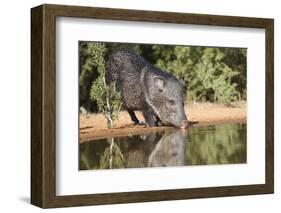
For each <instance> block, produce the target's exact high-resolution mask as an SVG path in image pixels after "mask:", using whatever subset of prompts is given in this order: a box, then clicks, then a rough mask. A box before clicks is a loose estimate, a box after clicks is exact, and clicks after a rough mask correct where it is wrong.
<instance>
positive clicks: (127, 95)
mask: <svg viewBox="0 0 281 213" xmlns="http://www.w3.org/2000/svg"><path fill="white" fill-rule="evenodd" d="M105 79H106V83H107V84H109V83H112V82H115V85H116V89H117V90H119V91H120V92H121V101H122V107H123V108H124V109H126V110H127V111H128V113H129V114H130V117H131V119H132V121H133V122H134V123H139V120H138V118H137V117H136V115H135V113H134V110H140V111H142V113H143V116H144V119H145V122H146V124H147V125H148V126H150V127H152V126H157V125H159V124H160V123H161V124H164V125H172V126H175V127H179V128H184V127H186V126H187V118H186V115H185V112H184V100H183V85H182V83H181V82H180V81H179V80H177V79H176V78H175V77H174V76H173V75H172V74H170V73H167V72H163V71H161V70H160V69H158V68H156V67H154V66H153V65H152V64H150V63H149V62H147V61H146V60H145V59H144V58H142V57H141V56H139V55H137V54H136V53H134V52H133V51H132V50H129V49H122V50H118V51H115V52H113V53H112V54H111V55H110V56H109V58H108V61H107V63H106V75H105Z"/></svg>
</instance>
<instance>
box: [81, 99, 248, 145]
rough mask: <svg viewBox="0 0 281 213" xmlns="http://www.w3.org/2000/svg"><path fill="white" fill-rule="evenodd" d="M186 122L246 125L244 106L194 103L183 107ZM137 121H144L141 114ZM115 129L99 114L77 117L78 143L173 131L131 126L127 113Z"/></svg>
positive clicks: (239, 103)
mask: <svg viewBox="0 0 281 213" xmlns="http://www.w3.org/2000/svg"><path fill="white" fill-rule="evenodd" d="M185 111H186V113H187V118H188V121H189V122H190V124H192V127H199V126H208V125H214V124H223V123H246V121H247V105H246V102H238V103H236V104H235V105H234V106H233V107H227V106H224V105H220V104H212V103H195V104H188V105H186V106H185ZM136 115H137V117H138V118H139V119H140V120H143V116H142V114H141V113H140V112H136ZM114 124H115V127H114V128H113V129H108V128H107V124H106V119H105V118H104V116H103V115H102V114H94V113H93V114H88V115H82V114H80V143H82V142H87V141H90V140H94V139H101V138H106V137H116V136H126V135H128V134H138V133H142V134H145V133H149V132H151V131H164V130H166V129H171V128H173V127H153V128H147V127H145V126H144V125H134V124H132V122H131V120H130V117H129V115H128V113H127V112H126V111H122V112H120V114H119V119H118V120H117V121H115V123H114Z"/></svg>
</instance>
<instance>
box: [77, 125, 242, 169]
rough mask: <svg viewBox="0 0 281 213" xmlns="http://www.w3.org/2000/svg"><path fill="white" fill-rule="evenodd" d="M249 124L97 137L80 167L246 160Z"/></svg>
mask: <svg viewBox="0 0 281 213" xmlns="http://www.w3.org/2000/svg"><path fill="white" fill-rule="evenodd" d="M246 140H247V125H246V124H226V125H215V126H208V127H197V128H190V129H188V130H177V129H175V130H169V131H166V132H153V133H150V134H145V135H132V136H126V137H116V138H108V139H101V140H93V141H90V142H86V143H83V144H80V145H79V149H80V159H79V168H80V170H90V169H117V168H143V167H163V166H190V165H210V164H235V163H246V159H247V155H246V153H247V150H246V148H247V146H246V145H247V144H246V143H247V141H246Z"/></svg>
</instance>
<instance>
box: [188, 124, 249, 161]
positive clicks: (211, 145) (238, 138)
mask: <svg viewBox="0 0 281 213" xmlns="http://www.w3.org/2000/svg"><path fill="white" fill-rule="evenodd" d="M187 141H188V143H187V151H186V156H187V164H188V165H209V164H227V163H245V162H246V159H247V152H246V151H247V144H246V141H247V131H246V124H225V125H217V126H209V127H201V128H193V129H191V130H190V131H189V134H188V139H187Z"/></svg>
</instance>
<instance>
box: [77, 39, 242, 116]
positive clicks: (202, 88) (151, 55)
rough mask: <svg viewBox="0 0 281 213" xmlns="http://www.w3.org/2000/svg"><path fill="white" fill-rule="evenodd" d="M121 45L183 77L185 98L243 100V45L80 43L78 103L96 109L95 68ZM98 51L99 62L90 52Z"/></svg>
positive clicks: (220, 101) (219, 101)
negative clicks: (238, 46) (93, 85)
mask: <svg viewBox="0 0 281 213" xmlns="http://www.w3.org/2000/svg"><path fill="white" fill-rule="evenodd" d="M93 44H100V45H102V46H103V47H104V49H99V48H96V49H94V50H93V48H92V45H93ZM121 48H130V49H133V50H134V51H135V52H136V53H138V54H140V55H141V56H142V57H144V58H145V59H146V60H147V61H149V62H150V63H152V64H154V65H155V66H156V67H158V68H160V69H162V70H163V71H166V72H171V73H173V74H174V75H175V76H176V77H177V78H178V79H182V80H184V82H185V94H186V99H187V101H196V102H197V101H209V102H217V103H223V104H225V105H231V103H232V102H234V101H238V100H246V96H247V90H246V86H247V82H246V64H247V63H246V60H247V49H245V48H221V47H195V46H172V45H149V44H124V43H96V42H80V43H79V56H80V106H83V107H85V108H86V109H87V110H88V111H97V104H96V103H92V102H91V101H90V97H91V86H92V83H93V81H94V80H95V79H96V78H98V76H99V74H98V73H99V72H98V69H100V67H101V64H104V63H106V60H107V58H108V56H109V55H110V54H111V53H112V52H113V51H115V50H117V49H121ZM95 51H96V52H95ZM99 51H102V55H103V57H102V59H101V61H98V60H96V59H95V58H93V54H94V55H101V53H99Z"/></svg>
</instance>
